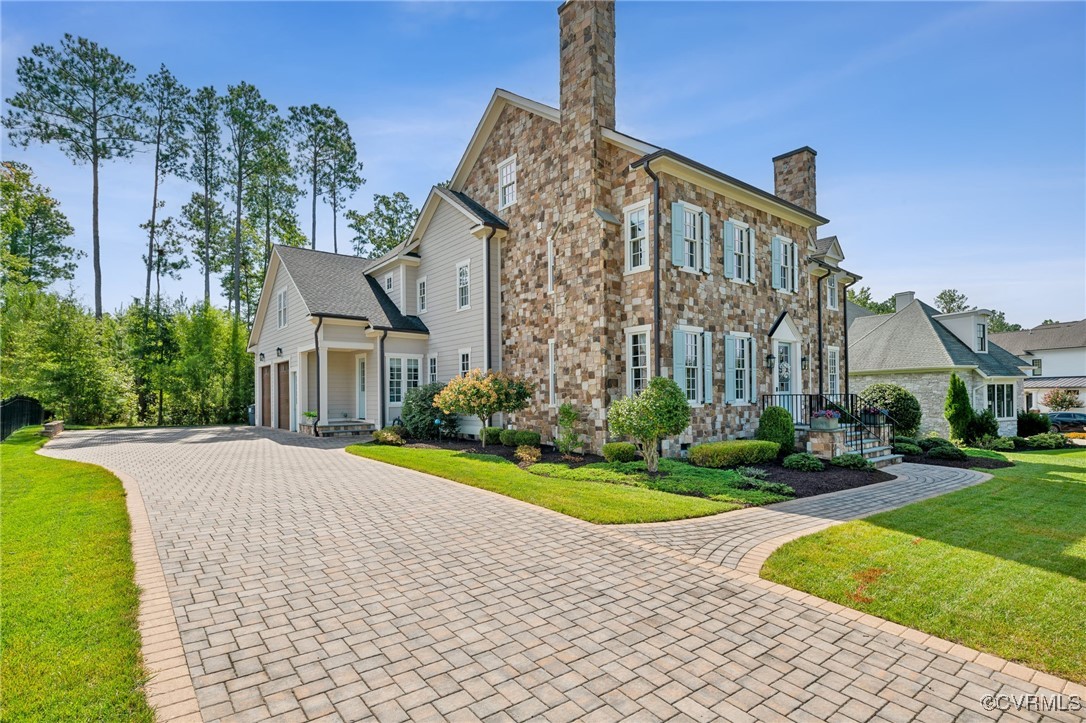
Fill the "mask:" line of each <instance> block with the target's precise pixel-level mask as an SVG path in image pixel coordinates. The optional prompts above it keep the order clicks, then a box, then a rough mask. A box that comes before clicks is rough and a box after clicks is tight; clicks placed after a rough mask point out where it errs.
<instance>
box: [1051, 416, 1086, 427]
mask: <svg viewBox="0 0 1086 723" xmlns="http://www.w3.org/2000/svg"><path fill="white" fill-rule="evenodd" d="M1048 423H1049V424H1050V425H1051V427H1050V428H1049V431H1050V432H1086V414H1083V413H1082V412H1049V413H1048Z"/></svg>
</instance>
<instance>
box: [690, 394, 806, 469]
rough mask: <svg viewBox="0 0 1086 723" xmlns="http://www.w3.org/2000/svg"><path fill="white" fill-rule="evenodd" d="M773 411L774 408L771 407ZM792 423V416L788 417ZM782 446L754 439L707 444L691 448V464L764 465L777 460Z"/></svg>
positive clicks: (718, 465) (712, 465)
mask: <svg viewBox="0 0 1086 723" xmlns="http://www.w3.org/2000/svg"><path fill="white" fill-rule="evenodd" d="M771 409H772V407H771ZM788 421H789V423H791V421H792V418H791V416H789V417H788ZM779 450H780V445H779V444H777V443H776V442H768V441H764V440H754V439H734V440H731V441H727V442H706V443H705V444H699V445H696V446H694V447H691V448H690V463H691V464H693V465H695V466H697V467H716V468H721V467H738V466H739V465H745V464H764V463H765V462H769V461H772V460H773V459H776V457H777V452H778V451H779Z"/></svg>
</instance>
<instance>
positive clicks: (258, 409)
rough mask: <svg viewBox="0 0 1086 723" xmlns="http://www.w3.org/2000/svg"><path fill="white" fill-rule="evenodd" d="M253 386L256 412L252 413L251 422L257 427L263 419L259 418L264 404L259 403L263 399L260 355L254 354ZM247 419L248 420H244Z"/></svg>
mask: <svg viewBox="0 0 1086 723" xmlns="http://www.w3.org/2000/svg"><path fill="white" fill-rule="evenodd" d="M253 361H254V362H255V363H254V364H253V388H254V389H256V392H255V393H254V394H253V400H254V401H255V402H256V413H255V414H254V415H253V423H254V424H255V425H256V426H257V427H259V426H260V425H261V424H262V423H263V422H264V420H263V419H261V418H260V415H261V414H263V410H264V405H263V404H261V402H263V401H264V400H262V399H261V398H260V357H259V356H258V355H256V354H254V355H253ZM246 421H248V420H246Z"/></svg>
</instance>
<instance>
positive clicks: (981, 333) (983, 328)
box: [977, 322, 988, 352]
mask: <svg viewBox="0 0 1086 723" xmlns="http://www.w3.org/2000/svg"><path fill="white" fill-rule="evenodd" d="M977 351H980V352H986V351H988V325H987V324H985V323H984V322H980V323H979V324H977Z"/></svg>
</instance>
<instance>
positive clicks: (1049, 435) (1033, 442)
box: [1026, 432, 1067, 449]
mask: <svg viewBox="0 0 1086 723" xmlns="http://www.w3.org/2000/svg"><path fill="white" fill-rule="evenodd" d="M1026 442H1028V443H1029V446H1030V447H1032V448H1033V449H1063V448H1064V447H1066V446H1067V437H1065V436H1063V435H1062V434H1060V433H1059V432H1045V433H1044V434H1035V435H1033V436H1032V437H1027V438H1026Z"/></svg>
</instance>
